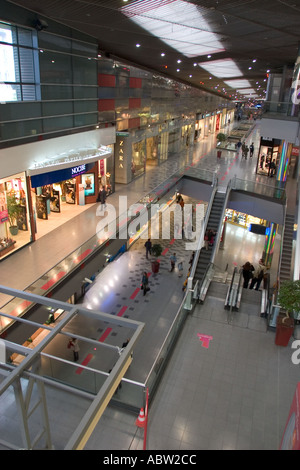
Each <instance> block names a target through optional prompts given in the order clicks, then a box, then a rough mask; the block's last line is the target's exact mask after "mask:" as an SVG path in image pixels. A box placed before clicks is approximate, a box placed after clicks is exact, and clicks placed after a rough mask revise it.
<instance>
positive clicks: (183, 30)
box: [120, 0, 225, 57]
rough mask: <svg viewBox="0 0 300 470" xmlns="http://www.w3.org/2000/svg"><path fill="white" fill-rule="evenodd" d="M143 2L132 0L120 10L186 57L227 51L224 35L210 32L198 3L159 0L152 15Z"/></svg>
mask: <svg viewBox="0 0 300 470" xmlns="http://www.w3.org/2000/svg"><path fill="white" fill-rule="evenodd" d="M141 3H143V2H141V1H136V2H131V3H130V4H129V5H124V6H123V7H121V8H120V11H121V13H123V14H124V15H125V16H127V17H128V18H129V19H130V20H131V21H133V22H134V23H136V24H138V25H139V26H140V27H141V28H143V29H144V30H146V31H148V32H149V33H151V34H153V35H154V36H156V37H157V38H159V39H160V40H163V42H164V43H165V44H168V45H169V46H170V47H172V48H173V49H175V50H176V51H178V52H180V53H181V54H183V55H185V56H186V57H199V56H201V55H207V54H211V53H215V52H223V51H224V50H225V49H224V46H223V44H222V42H221V41H220V40H219V38H220V37H221V36H220V35H219V34H215V33H213V32H212V31H211V27H210V25H209V23H208V22H207V21H206V19H205V17H204V15H202V14H201V13H200V11H199V7H198V6H197V5H194V4H192V3H189V2H187V1H184V0H173V1H172V2H170V1H168V2H158V1H156V2H152V3H156V4H158V3H160V5H159V6H158V7H156V8H155V9H154V8H153V9H151V14H149V12H147V10H146V11H145V10H144V9H143V8H141V6H140V4H141ZM183 11H184V17H183V13H182V12H183ZM178 18H181V19H182V21H181V23H182V24H179V22H178ZM166 24H168V25H170V27H168V29H166ZM162 38H163V39H162Z"/></svg>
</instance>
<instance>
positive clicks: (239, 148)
mask: <svg viewBox="0 0 300 470" xmlns="http://www.w3.org/2000/svg"><path fill="white" fill-rule="evenodd" d="M241 146H242V142H241V141H240V140H239V141H238V143H237V144H236V148H237V153H238V154H239V152H240V150H241Z"/></svg>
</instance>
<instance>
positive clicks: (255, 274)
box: [242, 259, 267, 290]
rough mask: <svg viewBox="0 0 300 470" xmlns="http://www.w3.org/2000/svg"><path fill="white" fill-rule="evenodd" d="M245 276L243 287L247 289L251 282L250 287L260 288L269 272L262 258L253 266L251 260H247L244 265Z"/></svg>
mask: <svg viewBox="0 0 300 470" xmlns="http://www.w3.org/2000/svg"><path fill="white" fill-rule="evenodd" d="M242 268H243V278H244V284H243V287H244V288H245V289H247V288H248V285H249V282H250V281H251V282H250V287H249V288H250V289H254V288H255V290H258V289H259V288H260V284H261V282H262V280H263V279H264V276H265V274H266V272H267V267H266V266H265V264H264V262H263V260H262V259H260V260H259V262H258V264H257V265H256V266H253V264H252V263H250V261H247V262H246V263H245V264H244V265H243V266H242Z"/></svg>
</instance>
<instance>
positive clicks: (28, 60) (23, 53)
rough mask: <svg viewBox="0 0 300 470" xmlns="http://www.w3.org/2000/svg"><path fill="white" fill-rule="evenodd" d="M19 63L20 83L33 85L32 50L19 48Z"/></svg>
mask: <svg viewBox="0 0 300 470" xmlns="http://www.w3.org/2000/svg"><path fill="white" fill-rule="evenodd" d="M19 61H20V68H21V79H20V81H22V82H27V83H34V81H35V77H34V62H33V51H32V49H24V48H23V47H20V48H19Z"/></svg>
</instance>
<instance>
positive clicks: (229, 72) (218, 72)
mask: <svg viewBox="0 0 300 470" xmlns="http://www.w3.org/2000/svg"><path fill="white" fill-rule="evenodd" d="M198 65H199V66H200V67H202V68H203V69H204V70H206V71H207V72H209V73H210V74H211V75H214V76H215V77H218V78H230V77H241V76H243V74H242V72H241V70H240V69H239V68H238V66H237V65H236V63H235V62H234V61H233V60H232V59H224V60H212V61H210V62H200V63H198Z"/></svg>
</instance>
